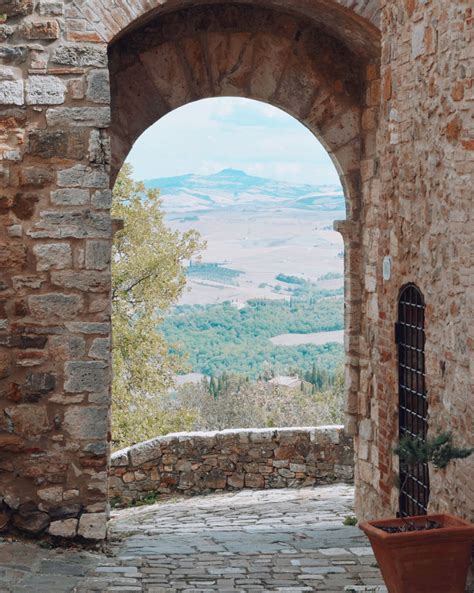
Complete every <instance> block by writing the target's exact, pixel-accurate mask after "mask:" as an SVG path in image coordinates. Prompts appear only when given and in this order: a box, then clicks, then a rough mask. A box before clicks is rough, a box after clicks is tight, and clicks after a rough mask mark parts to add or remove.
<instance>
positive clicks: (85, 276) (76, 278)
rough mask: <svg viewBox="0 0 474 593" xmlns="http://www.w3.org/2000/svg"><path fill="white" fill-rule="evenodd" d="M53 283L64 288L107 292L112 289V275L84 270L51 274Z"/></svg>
mask: <svg viewBox="0 0 474 593" xmlns="http://www.w3.org/2000/svg"><path fill="white" fill-rule="evenodd" d="M51 282H52V284H54V285H56V286H61V287H63V288H70V289H76V290H83V291H86V292H107V291H108V290H109V288H110V274H109V273H107V272H95V271H84V270H77V271H61V272H51Z"/></svg>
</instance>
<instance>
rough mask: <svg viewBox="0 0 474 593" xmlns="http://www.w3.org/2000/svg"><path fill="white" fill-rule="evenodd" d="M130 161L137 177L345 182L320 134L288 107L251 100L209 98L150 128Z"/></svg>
mask: <svg viewBox="0 0 474 593" xmlns="http://www.w3.org/2000/svg"><path fill="white" fill-rule="evenodd" d="M127 160H128V162H130V163H131V164H132V166H133V169H134V177H135V179H137V180H147V179H156V178H160V177H174V176H176V175H185V174H187V173H194V174H198V175H210V174H213V173H218V172H219V171H221V170H222V169H226V168H234V169H241V170H243V171H245V172H246V173H248V174H249V175H256V176H260V177H269V178H272V179H278V180H281V181H287V182H289V183H312V184H320V185H321V184H340V181H339V177H338V174H337V172H336V169H335V168H334V165H333V164H332V161H331V159H330V158H329V155H328V154H327V152H326V151H325V149H324V148H323V147H322V146H321V144H320V143H319V141H318V140H317V139H316V137H315V136H314V135H313V134H312V133H311V132H310V131H309V130H308V129H307V128H305V127H304V126H303V125H302V124H301V123H299V122H298V121H297V120H296V119H294V118H293V117H292V116H290V115H288V114H287V113H285V112H284V111H282V110H280V109H277V108H276V107H272V106H271V105H267V104H265V103H261V102H259V101H253V100H250V99H240V98H230V97H222V98H215V99H203V100H201V101H196V102H194V103H189V104H188V105H185V106H183V107H180V108H179V109H176V110H174V111H172V112H171V113H169V114H168V115H166V116H165V117H163V118H162V119H160V120H159V121H158V122H157V123H156V124H154V125H153V126H151V127H150V128H149V129H148V130H146V131H145V132H144V133H143V134H142V136H141V137H140V138H139V139H138V140H137V142H136V143H135V145H134V147H133V149H132V151H131V152H130V154H129V157H128V159H127Z"/></svg>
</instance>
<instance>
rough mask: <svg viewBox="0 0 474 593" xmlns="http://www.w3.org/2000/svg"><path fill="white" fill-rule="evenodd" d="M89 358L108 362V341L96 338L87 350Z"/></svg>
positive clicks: (107, 339)
mask: <svg viewBox="0 0 474 593" xmlns="http://www.w3.org/2000/svg"><path fill="white" fill-rule="evenodd" d="M89 357H90V358H98V359H101V360H108V359H109V358H110V339H109V338H96V339H95V340H94V341H93V342H92V346H91V348H90V350H89Z"/></svg>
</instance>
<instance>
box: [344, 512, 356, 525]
mask: <svg viewBox="0 0 474 593" xmlns="http://www.w3.org/2000/svg"><path fill="white" fill-rule="evenodd" d="M357 523H358V521H357V517H354V516H352V515H348V516H347V517H346V518H345V519H344V521H343V522H342V524H343V525H345V526H346V527H355V526H356V525H357Z"/></svg>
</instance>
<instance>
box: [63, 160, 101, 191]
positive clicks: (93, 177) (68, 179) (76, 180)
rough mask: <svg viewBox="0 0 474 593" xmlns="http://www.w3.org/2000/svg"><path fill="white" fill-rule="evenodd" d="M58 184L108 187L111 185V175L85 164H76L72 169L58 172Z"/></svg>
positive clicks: (95, 187) (97, 187) (96, 187)
mask: <svg viewBox="0 0 474 593" xmlns="http://www.w3.org/2000/svg"><path fill="white" fill-rule="evenodd" d="M58 185H59V186H60V187H81V188H86V187H87V188H94V189H99V188H106V187H107V186H108V185H109V176H108V175H107V173H106V172H105V171H101V170H98V169H93V168H92V167H86V166H85V165H75V166H74V167H71V168H70V169H63V170H62V171H59V172H58Z"/></svg>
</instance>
